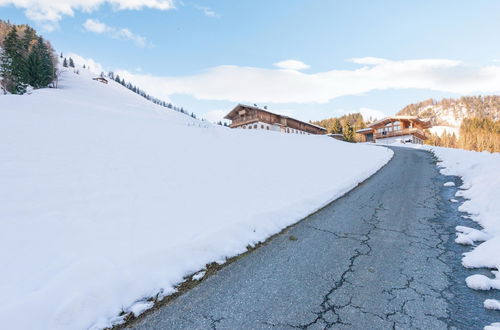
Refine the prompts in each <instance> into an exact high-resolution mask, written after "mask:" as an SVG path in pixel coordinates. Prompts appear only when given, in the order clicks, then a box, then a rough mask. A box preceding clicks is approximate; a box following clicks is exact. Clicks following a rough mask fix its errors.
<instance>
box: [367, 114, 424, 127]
mask: <svg viewBox="0 0 500 330" xmlns="http://www.w3.org/2000/svg"><path fill="white" fill-rule="evenodd" d="M397 120H410V121H414V122H419V123H422V124H426V123H429V121H427V120H422V119H420V118H419V117H417V116H391V117H385V118H383V119H380V120H377V121H376V122H374V123H372V124H370V125H368V127H374V126H378V125H380V124H384V123H388V122H391V121H397Z"/></svg>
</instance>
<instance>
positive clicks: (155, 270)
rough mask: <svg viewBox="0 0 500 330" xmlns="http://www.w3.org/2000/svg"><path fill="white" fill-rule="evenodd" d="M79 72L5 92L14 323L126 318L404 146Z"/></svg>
mask: <svg viewBox="0 0 500 330" xmlns="http://www.w3.org/2000/svg"><path fill="white" fill-rule="evenodd" d="M80 73H81V74H80V75H77V74H74V73H73V72H66V73H64V74H63V77H62V80H61V82H60V84H59V86H60V89H44V90H36V91H34V92H33V93H32V94H31V95H23V96H16V95H4V96H0V136H1V141H2V142H1V143H0V226H1V227H2V230H0V268H1V269H2V271H1V272H0V283H1V284H0V297H2V299H1V301H0V324H1V326H0V327H1V328H5V329H88V328H102V327H105V326H109V325H111V324H113V323H116V322H120V321H121V320H122V318H121V317H118V315H119V314H120V312H122V311H125V312H128V311H136V312H138V311H140V310H142V309H143V307H149V304H148V303H144V299H146V298H148V297H151V296H154V295H156V294H158V293H161V294H162V295H168V294H170V293H172V292H173V290H174V286H175V285H176V284H178V283H179V282H181V281H182V280H183V277H184V276H186V275H189V274H192V273H194V272H197V271H199V270H201V269H203V268H204V266H205V265H206V264H207V263H209V262H212V261H217V262H224V260H225V259H226V258H227V257H231V256H234V255H237V254H239V253H242V252H244V251H245V250H246V247H247V246H248V245H253V244H256V243H257V242H259V241H262V240H265V239H266V238H268V237H269V236H271V235H272V234H274V233H277V232H279V231H280V230H281V229H283V228H284V227H286V226H288V225H290V224H292V223H294V222H296V221H298V220H300V219H301V218H303V217H304V216H306V215H308V214H309V213H311V212H313V211H315V210H317V209H318V208H320V207H322V206H323V205H325V204H326V203H328V202H329V201H331V200H333V199H335V198H337V197H339V196H341V195H342V194H344V193H345V192H347V191H348V190H350V189H352V188H353V187H355V186H356V185H357V184H358V183H359V182H361V181H363V180H364V179H366V178H367V177H369V176H370V175H372V174H373V173H374V172H375V171H377V170H378V169H379V168H380V167H381V166H383V165H384V164H385V163H386V162H387V161H388V160H389V159H390V158H391V157H392V152H391V151H390V150H388V149H386V148H380V147H375V146H368V145H361V144H349V143H344V142H340V141H337V140H335V139H332V138H329V137H326V136H302V135H286V134H280V133H275V132H267V131H258V130H255V131H248V130H231V129H228V128H225V127H221V126H213V125H210V124H207V123H204V122H200V121H197V120H194V119H192V118H190V117H188V116H185V115H183V114H180V113H177V112H173V111H171V110H168V109H166V108H163V107H159V106H156V105H154V104H152V103H150V102H148V101H147V100H145V99H143V98H142V97H140V96H138V95H136V94H134V93H132V92H130V91H129V90H127V89H126V88H124V87H122V86H121V85H119V84H116V83H115V82H113V81H111V82H110V83H109V84H107V85H106V84H103V83H100V82H97V81H94V80H92V79H91V78H92V77H93V76H92V75H91V74H90V73H89V72H88V71H86V70H80Z"/></svg>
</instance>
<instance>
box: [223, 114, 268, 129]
mask: <svg viewBox="0 0 500 330" xmlns="http://www.w3.org/2000/svg"><path fill="white" fill-rule="evenodd" d="M259 120H261V118H260V117H259V116H257V115H254V116H245V118H244V119H237V120H233V122H232V123H231V125H230V127H236V126H240V125H246V124H250V123H253V122H256V121H259Z"/></svg>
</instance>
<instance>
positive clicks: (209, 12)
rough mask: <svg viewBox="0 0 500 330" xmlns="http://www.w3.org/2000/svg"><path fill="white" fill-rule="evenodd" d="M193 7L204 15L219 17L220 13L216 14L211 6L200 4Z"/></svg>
mask: <svg viewBox="0 0 500 330" xmlns="http://www.w3.org/2000/svg"><path fill="white" fill-rule="evenodd" d="M194 8H196V9H198V10H199V11H201V12H202V13H203V14H204V15H205V16H208V17H216V18H219V17H220V15H219V14H217V13H216V12H215V11H214V10H213V9H212V8H210V7H206V6H200V5H194Z"/></svg>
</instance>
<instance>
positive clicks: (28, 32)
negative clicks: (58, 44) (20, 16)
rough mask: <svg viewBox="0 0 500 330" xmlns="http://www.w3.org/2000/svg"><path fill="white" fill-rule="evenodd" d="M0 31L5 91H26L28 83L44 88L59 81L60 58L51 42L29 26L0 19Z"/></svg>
mask: <svg viewBox="0 0 500 330" xmlns="http://www.w3.org/2000/svg"><path fill="white" fill-rule="evenodd" d="M0 30H2V33H1V34H0V36H2V39H1V40H0V45H1V46H2V49H1V50H0V77H1V78H2V80H1V87H2V89H3V91H4V93H6V92H9V93H12V94H24V93H25V92H26V90H27V88H28V86H31V87H33V88H43V87H47V86H49V85H50V84H51V83H53V82H54V81H55V80H56V78H57V66H56V63H57V57H56V56H55V55H54V50H53V48H52V46H51V45H50V43H49V42H48V41H46V40H45V39H43V38H42V37H41V36H39V35H37V34H36V31H35V30H34V29H33V28H31V27H30V26H28V25H20V26H16V25H12V24H10V23H8V22H3V21H0ZM3 35H5V37H3Z"/></svg>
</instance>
